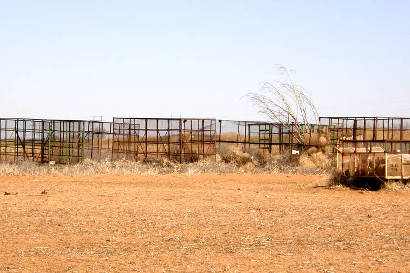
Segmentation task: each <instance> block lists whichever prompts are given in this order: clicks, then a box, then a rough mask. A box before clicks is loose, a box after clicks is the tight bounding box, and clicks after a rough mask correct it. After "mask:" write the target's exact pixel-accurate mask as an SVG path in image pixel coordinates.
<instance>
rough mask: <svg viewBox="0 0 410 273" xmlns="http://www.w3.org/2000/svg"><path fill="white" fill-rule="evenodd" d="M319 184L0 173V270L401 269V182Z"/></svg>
mask: <svg viewBox="0 0 410 273" xmlns="http://www.w3.org/2000/svg"><path fill="white" fill-rule="evenodd" d="M325 184H326V182H325V181H324V178H323V177H321V176H286V175H238V174H232V175H217V174H212V175H204V174H201V175H193V176H186V175H161V176H138V175H116V176H114V175H103V176H102V175H97V176H41V177H30V176H2V177H0V191H1V195H0V204H1V205H0V209H1V214H0V218H1V219H0V220H1V221H0V272H86V271H87V272H129V271H136V272H187V271H191V272H204V271H206V272H207V271H211V272H214V271H216V272H220V271H224V270H225V271H228V272H236V271H237V272H256V271H261V272H269V271H273V272H286V271H288V272H295V271H303V272H360V271H363V272H409V271H410V230H409V226H410V210H409V200H410V192H408V191H403V192H389V191H380V192H367V191H353V190H348V189H328V188H326V187H323V186H324V185H325ZM43 190H46V191H47V194H41V192H42V191H43ZM4 192H7V193H10V195H5V194H4ZM15 193H17V194H16V195H15Z"/></svg>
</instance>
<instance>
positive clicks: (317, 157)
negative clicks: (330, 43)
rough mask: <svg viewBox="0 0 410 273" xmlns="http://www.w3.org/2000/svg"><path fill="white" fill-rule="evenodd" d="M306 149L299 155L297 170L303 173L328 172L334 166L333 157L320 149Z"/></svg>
mask: <svg viewBox="0 0 410 273" xmlns="http://www.w3.org/2000/svg"><path fill="white" fill-rule="evenodd" d="M315 151H316V152H312V150H311V151H309V150H308V151H307V152H306V153H303V154H301V155H300V157H299V171H300V172H303V173H306V172H307V173H312V172H313V173H330V172H332V170H333V166H334V161H335V159H334V157H333V156H332V155H329V154H325V153H323V152H321V151H317V149H315Z"/></svg>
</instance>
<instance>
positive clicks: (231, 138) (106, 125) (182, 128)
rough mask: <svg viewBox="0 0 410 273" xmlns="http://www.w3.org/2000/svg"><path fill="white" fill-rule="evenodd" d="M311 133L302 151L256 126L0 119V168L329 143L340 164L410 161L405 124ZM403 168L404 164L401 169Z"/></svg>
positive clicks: (276, 129)
mask: <svg viewBox="0 0 410 273" xmlns="http://www.w3.org/2000/svg"><path fill="white" fill-rule="evenodd" d="M310 128H311V130H310V131H308V132H307V135H305V136H304V140H305V143H303V144H301V143H298V142H297V141H296V140H295V138H294V134H293V130H294V128H293V126H287V125H284V124H279V123H268V122H261V121H236V120H215V119H199V118H179V119H178V118H133V117H131V118H113V120H112V122H102V121H92V120H91V121H90V120H55V119H26V118H0V161H19V160H32V161H35V162H42V163H46V162H52V161H53V162H56V163H76V162H79V161H82V160H84V159H86V158H89V159H93V160H106V159H107V160H117V159H123V158H124V159H128V160H140V159H148V158H160V157H167V158H170V159H172V160H176V161H180V162H182V161H196V160H201V159H206V158H215V155H216V153H217V152H218V151H221V150H223V149H226V148H228V149H231V148H233V147H237V148H239V149H242V150H243V151H247V152H251V151H261V152H263V153H269V154H284V153H288V152H291V151H292V150H294V149H295V150H301V149H302V148H303V147H305V148H306V147H309V146H316V147H317V146H320V145H321V144H320V138H322V137H324V138H325V140H329V141H330V142H327V145H328V146H329V143H330V146H331V147H332V148H333V152H335V153H336V152H337V151H338V152H339V153H340V151H342V150H343V152H342V153H340V156H341V157H344V156H345V155H346V156H347V155H348V154H352V153H353V154H354V153H363V151H365V152H366V153H375V152H383V153H395V154H405V153H410V118H392V117H321V118H320V124H319V125H310ZM338 149H339V150H338ZM363 149H364V150H363ZM405 158H407V157H405ZM354 160H356V159H354ZM340 162H345V161H344V159H341V161H340ZM406 162H407V161H406V159H405V160H404V164H407V163H406ZM343 164H344V163H343ZM349 164H350V163H349ZM355 168H356V167H355ZM406 168H407V167H406Z"/></svg>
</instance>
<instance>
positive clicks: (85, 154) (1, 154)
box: [0, 118, 112, 163]
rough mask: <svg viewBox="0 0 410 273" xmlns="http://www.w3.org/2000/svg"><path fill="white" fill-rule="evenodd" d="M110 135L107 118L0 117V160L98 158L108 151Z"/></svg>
mask: <svg viewBox="0 0 410 273" xmlns="http://www.w3.org/2000/svg"><path fill="white" fill-rule="evenodd" d="M111 138H112V134H111V123H109V122H108V123H107V122H99V121H84V120H46V119H21V118H16V119H0V161H19V160H32V161H36V162H41V163H44V162H56V163H76V162H79V161H81V160H83V159H84V158H90V159H94V160H101V159H103V158H105V157H106V156H107V155H109V154H110V151H111V144H110V143H111Z"/></svg>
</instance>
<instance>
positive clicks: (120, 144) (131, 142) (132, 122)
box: [112, 118, 216, 162]
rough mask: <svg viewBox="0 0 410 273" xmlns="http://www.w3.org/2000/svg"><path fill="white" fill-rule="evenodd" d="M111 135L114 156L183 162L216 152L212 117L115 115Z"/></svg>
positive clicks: (202, 157)
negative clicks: (179, 117)
mask: <svg viewBox="0 0 410 273" xmlns="http://www.w3.org/2000/svg"><path fill="white" fill-rule="evenodd" d="M113 136H114V140H113V149H112V154H113V159H120V158H126V159H130V160H139V159H145V158H160V157H167V158H170V159H173V160H177V161H181V162H183V161H196V160H200V159H205V158H209V157H215V155H216V146H215V143H216V139H215V138H216V121H215V120H214V119H172V118H171V119H167V118H114V119H113Z"/></svg>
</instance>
